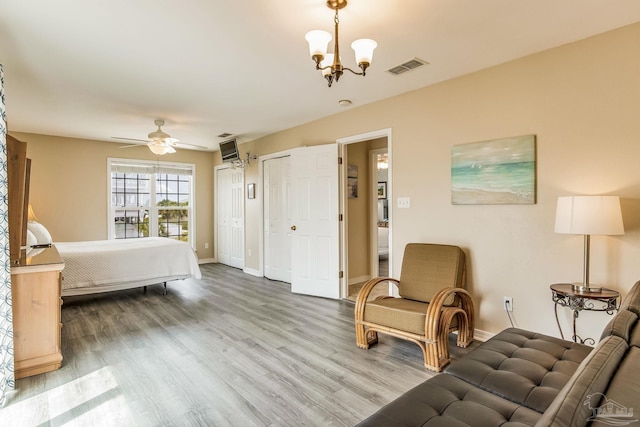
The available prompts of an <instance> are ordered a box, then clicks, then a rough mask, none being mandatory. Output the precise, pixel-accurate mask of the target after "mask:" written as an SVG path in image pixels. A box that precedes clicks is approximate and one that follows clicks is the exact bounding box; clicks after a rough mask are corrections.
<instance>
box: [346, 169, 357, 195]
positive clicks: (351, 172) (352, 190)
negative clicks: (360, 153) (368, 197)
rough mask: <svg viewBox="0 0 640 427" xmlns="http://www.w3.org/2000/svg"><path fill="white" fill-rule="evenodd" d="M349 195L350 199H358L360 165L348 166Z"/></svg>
mask: <svg viewBox="0 0 640 427" xmlns="http://www.w3.org/2000/svg"><path fill="white" fill-rule="evenodd" d="M347 194H348V195H349V198H350V199H357V198H358V165H347Z"/></svg>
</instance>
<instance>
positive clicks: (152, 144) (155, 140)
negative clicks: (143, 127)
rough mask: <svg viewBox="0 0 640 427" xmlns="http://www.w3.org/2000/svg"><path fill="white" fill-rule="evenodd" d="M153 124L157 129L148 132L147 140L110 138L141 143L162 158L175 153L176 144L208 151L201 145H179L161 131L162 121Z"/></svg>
mask: <svg viewBox="0 0 640 427" xmlns="http://www.w3.org/2000/svg"><path fill="white" fill-rule="evenodd" d="M154 123H155V124H156V126H158V129H156V130H154V131H153V132H150V133H149V135H147V138H148V139H136V138H121V137H117V136H114V137H112V138H113V139H122V140H125V141H140V142H141V143H143V144H144V145H146V146H147V147H149V150H151V152H152V153H153V154H155V155H158V156H162V155H163V154H169V153H175V152H176V150H175V148H174V147H178V144H179V145H181V146H189V147H194V148H200V149H203V150H207V149H208V148H207V147H203V146H202V145H194V144H185V143H180V140H179V139H178V138H172V137H171V135H169V134H168V133H166V132H164V131H163V130H162V126H164V120H160V119H158V120H156V121H154ZM140 145H142V144H133V145H125V146H123V147H120V148H131V147H138V146H140Z"/></svg>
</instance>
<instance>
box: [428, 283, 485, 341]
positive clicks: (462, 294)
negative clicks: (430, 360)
mask: <svg viewBox="0 0 640 427" xmlns="http://www.w3.org/2000/svg"><path fill="white" fill-rule="evenodd" d="M451 296H455V297H457V300H458V304H456V305H455V307H458V308H460V309H462V310H463V311H464V312H465V313H466V315H467V319H468V328H469V329H470V330H471V331H473V328H474V325H473V323H474V322H473V321H474V306H473V300H472V299H471V294H469V292H467V291H466V290H464V289H462V288H455V287H450V288H444V289H442V290H441V291H439V292H438V293H437V294H436V295H435V296H434V297H433V298H432V299H431V302H430V303H429V307H428V308H427V315H426V316H427V317H426V320H425V335H426V336H427V337H428V338H432V339H435V338H436V337H437V336H438V331H439V330H440V329H441V327H442V325H441V324H440V323H441V322H440V318H441V316H442V311H443V310H445V309H447V307H449V306H447V305H445V303H446V302H447V301H448V300H450V299H451Z"/></svg>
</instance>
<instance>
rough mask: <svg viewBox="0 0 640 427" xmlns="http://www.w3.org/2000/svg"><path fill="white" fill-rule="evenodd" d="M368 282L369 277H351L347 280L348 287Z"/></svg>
mask: <svg viewBox="0 0 640 427" xmlns="http://www.w3.org/2000/svg"><path fill="white" fill-rule="evenodd" d="M369 280H371V276H360V277H352V278H350V279H349V286H351V285H355V284H356V283H362V282H367V281H369Z"/></svg>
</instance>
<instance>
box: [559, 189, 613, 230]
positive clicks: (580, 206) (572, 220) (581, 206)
mask: <svg viewBox="0 0 640 427" xmlns="http://www.w3.org/2000/svg"><path fill="white" fill-rule="evenodd" d="M555 232H556V233H563V234H584V235H603V236H612V235H620V234H624V225H623V223H622V212H621V211H620V198H619V197H618V196H565V197H558V205H557V207H556V224H555Z"/></svg>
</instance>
